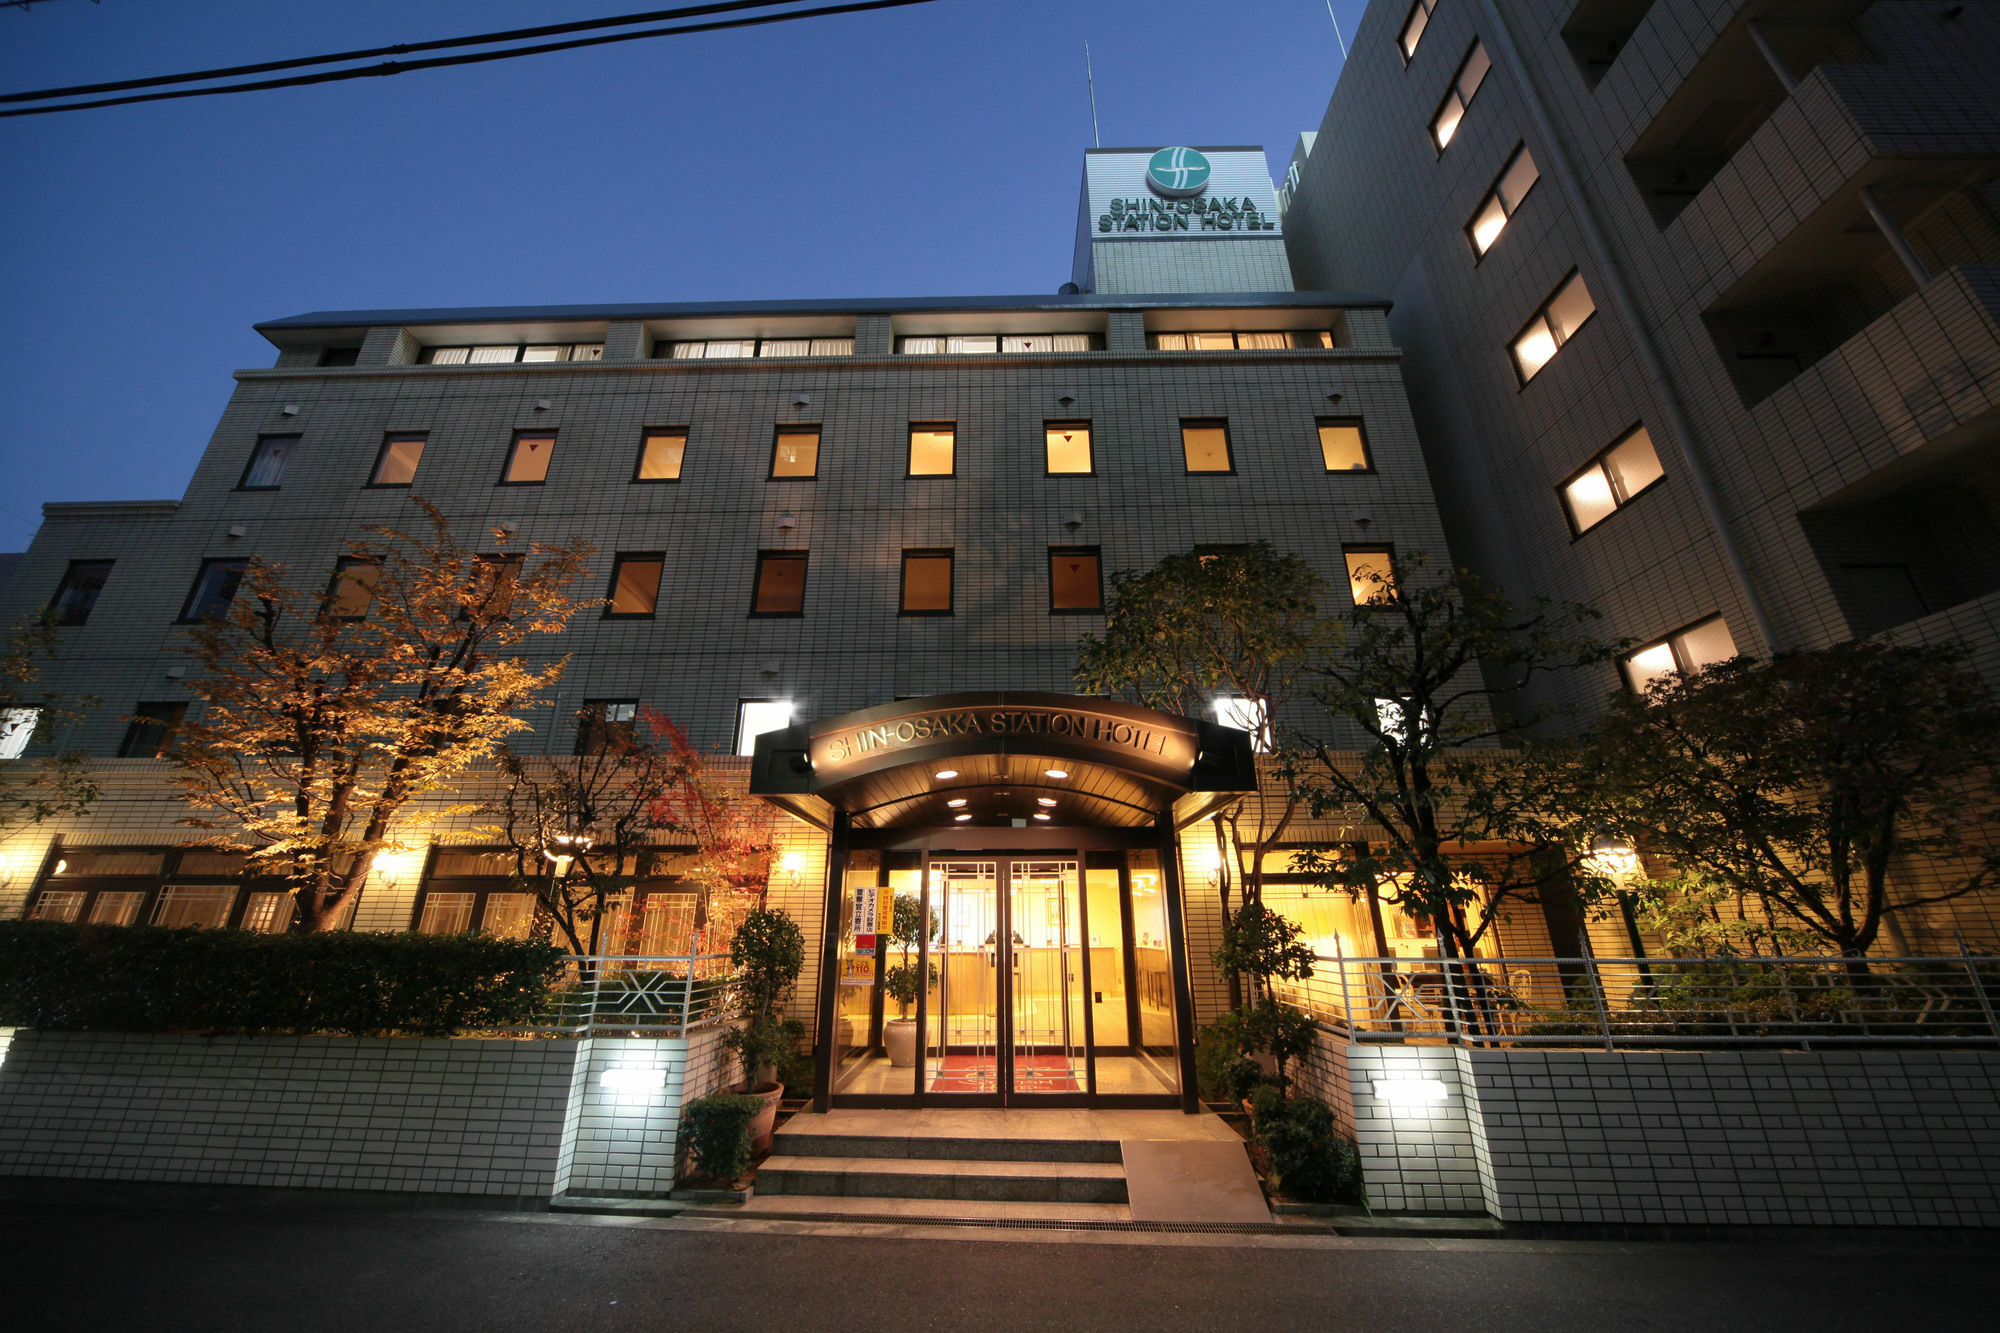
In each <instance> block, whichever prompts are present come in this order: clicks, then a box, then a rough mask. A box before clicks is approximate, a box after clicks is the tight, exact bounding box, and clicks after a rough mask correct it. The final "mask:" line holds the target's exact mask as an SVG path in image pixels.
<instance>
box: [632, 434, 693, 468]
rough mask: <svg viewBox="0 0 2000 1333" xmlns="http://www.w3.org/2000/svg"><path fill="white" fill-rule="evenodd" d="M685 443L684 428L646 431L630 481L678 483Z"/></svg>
mask: <svg viewBox="0 0 2000 1333" xmlns="http://www.w3.org/2000/svg"><path fill="white" fill-rule="evenodd" d="M687 443H688V437H687V428H686V427H685V426H681V427H675V428H671V429H665V430H649V431H647V432H646V436H645V438H644V439H643V440H641V441H640V442H639V463H638V466H637V467H635V468H634V469H633V470H632V480H634V481H679V480H680V479H681V463H682V462H683V461H684V460H685V459H686V458H687Z"/></svg>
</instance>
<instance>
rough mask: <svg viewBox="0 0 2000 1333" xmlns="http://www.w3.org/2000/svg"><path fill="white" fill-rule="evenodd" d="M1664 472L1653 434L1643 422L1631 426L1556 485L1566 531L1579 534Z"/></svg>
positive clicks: (1663, 475) (1628, 502)
mask: <svg viewBox="0 0 2000 1333" xmlns="http://www.w3.org/2000/svg"><path fill="white" fill-rule="evenodd" d="M1666 475H1667V474H1666V470H1665V469H1664V468H1662V467H1661V466H1660V458H1659V455H1658V454H1656V453H1655V452H1654V451H1653V437H1652V436H1651V435H1648V434H1647V433H1646V428H1645V427H1644V426H1634V427H1633V428H1632V429H1631V430H1630V431H1629V432H1627V433H1626V434H1625V436H1624V437H1623V438H1621V439H1620V440H1619V441H1618V443H1616V444H1614V445H1612V446H1611V447H1610V448H1609V449H1606V450H1605V451H1604V452H1603V453H1601V454H1599V455H1598V456H1597V457H1595V458H1593V459H1591V460H1590V463H1589V465H1588V466H1586V467H1585V468H1584V469H1583V470H1582V471H1581V472H1579V473H1577V474H1576V475H1575V476H1573V477H1571V478H1570V479H1569V480H1568V481H1565V482H1564V483H1563V484H1562V486H1561V487H1560V490H1561V492H1562V499H1563V508H1564V509H1565V510H1567V511H1568V513H1569V526H1570V531H1571V532H1572V533H1574V534H1575V535H1577V536H1579V537H1580V536H1582V535H1583V534H1584V533H1586V532H1588V531H1589V530H1590V529H1592V528H1594V527H1596V526H1597V525H1598V524H1599V523H1602V522H1603V521H1604V520H1605V519H1607V518H1609V517H1610V516H1611V515H1612V513H1613V512H1615V511H1616V510H1617V509H1619V508H1620V507H1622V506H1624V505H1628V504H1630V503H1631V502H1632V499H1633V497H1635V496H1636V495H1638V494H1639V492H1641V491H1643V490H1646V489H1647V488H1648V487H1650V486H1652V484H1653V483H1654V482H1656V481H1659V480H1660V479H1661V478H1663V477H1665V476H1666Z"/></svg>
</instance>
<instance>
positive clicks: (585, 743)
mask: <svg viewBox="0 0 2000 1333" xmlns="http://www.w3.org/2000/svg"><path fill="white" fill-rule="evenodd" d="M638 722H639V701H638V700H637V699H585V700H584V701H583V707H582V708H579V709H578V710H577V713H576V753H578V754H595V753H597V752H598V751H599V750H602V749H604V748H606V746H607V745H614V744H615V745H621V746H622V745H629V744H631V742H632V737H633V728H634V727H636V726H637V725H638Z"/></svg>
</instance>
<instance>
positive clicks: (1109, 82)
mask: <svg viewBox="0 0 2000 1333" xmlns="http://www.w3.org/2000/svg"><path fill="white" fill-rule="evenodd" d="M670 2H671V0H651V3H649V2H648V0H569V2H568V3H565V2H564V0H426V2H425V3H422V4H410V3H408V2H407V0H401V2H398V0H341V2H340V3H337V4H329V3H324V0H316V2H314V3H307V2H306V0H101V3H95V4H93V3H87V2H86V0H50V2H49V3H41V4H36V5H35V6H34V7H33V8H32V9H30V10H28V11H27V12H22V11H20V10H17V9H0V91H6V92H11V91H17V90H31V89H38V88H47V87H54V86H61V85H68V84H74V83H86V82H99V81H104V80H111V79H119V78H131V77H137V76H143V75H150V74H167V73H178V72H182V71H186V70H196V69H204V68H212V67H215V66H220V65H228V64H239V63H248V62H252V61H258V60H268V59H277V58H283V57H289V56H304V55H319V54H324V53H327V52H331V51H337V50H346V49H352V48H357V47H365V46H374V45H388V44H391V43H395V42H404V41H421V40H426V39H431V38H438V37H456V36H464V35H468V34H472V33H478V32H489V31H494V30H497V29H501V28H508V27H516V26H526V25H531V24H538V23H551V22H560V21H562V20H565V19H574V18H588V17H597V16H601V15H615V14H622V13H631V12H637V11H640V10H643V9H647V8H664V7H666V4H667V3H670ZM1364 7H1365V5H1364V0H1335V3H1334V11H1335V13H1337V14H1338V16H1339V20H1340V25H1341V30H1342V32H1343V33H1344V34H1345V35H1346V36H1347V37H1348V39H1349V40H1350V41H1351V40H1352V38H1353V35H1354V29H1355V26H1356V24H1358V22H1359V21H1360V17H1361V11H1362V9H1363V8H1364ZM1086 39H1088V40H1089V42H1090V45H1091V52H1092V57H1093V60H1094V63H1095V68H1096V75H1097V103H1098V115H1099V121H1100V124H1101V127H1102V132H1103V140H1104V144H1105V146H1107V147H1116V146H1126V145H1137V144H1171V143H1214V144H1236V143H1243V144H1255V143H1261V144H1263V145H1265V147H1266V150H1267V151H1268V153H1269V156H1270V161H1271V168H1272V170H1273V171H1274V172H1282V171H1283V170H1284V167H1285V163H1286V161H1287V160H1288V158H1289V156H1290V153H1291V148H1292V144H1293V142H1294V140H1295V139H1296V137H1297V135H1298V133H1299V132H1300V131H1301V130H1307V129H1316V128H1318V125H1319V120H1320V116H1321V114H1322V113H1323V112H1324V110H1325V108H1326V102H1327V98H1328V96H1329V95H1330V94H1331V92H1332V89H1333V83H1334V80H1335V78H1336V77H1337V76H1338V74H1339V70H1340V63H1341V61H1340V48H1339V47H1338V46H1337V45H1336V43H1335V40H1334V32H1333V26H1332V24H1331V22H1330V21H1329V19H1328V17H1327V7H1326V2H1325V0H937V2H936V3H933V4H928V5H918V6H915V7H912V8H907V9H902V10H889V11H885V12H880V13H873V14H861V15H851V16H842V17H836V18H826V19H810V20H805V21H801V22H797V23H787V24H778V25H773V26H767V27H763V28H753V29H748V30H744V31H738V32H727V33H714V34H704V35H699V36H693V37H674V38H666V39H660V40H653V41H643V42H631V43H626V44H623V45H618V46H611V47H605V48H598V49H594V50H584V51H576V52H564V53H560V54H556V55H548V56H535V57H529V58H525V59H520V60H512V61H503V62H498V63H494V64H490V65H483V66H473V67H470V68H466V69H451V70H435V71H423V72H418V73H412V74H405V75H400V76H397V77H395V78H387V79H357V80H353V81H351V82H346V83H338V84H332V85H328V86H325V87H319V88H303V89H285V90H280V91H275V92H262V93H245V94H237V95H232V96H227V97H215V98H197V99H189V100H185V101H179V102H163V103H154V104H151V105H143V106H136V107H119V108H112V109H109V110H101V111H82V112H73V113H67V114H62V115H54V116H41V117H24V118H19V119H13V120H0V310H4V312H5V325H4V326H5V328H6V329H7V331H8V336H7V341H6V346H5V349H4V355H0V402H4V403H5V405H6V408H5V416H6V424H5V433H4V436H0V551H11V550H21V549H23V548H25V547H26V545H27V544H28V541H29V539H30V538H31V537H32V536H33V534H34V531H35V528H36V526H37V525H38V524H39V522H40V514H41V504H42V502H43V501H45V500H93V499H159V498H172V497H178V496H179V495H180V494H181V491H182V488H183V486H184V485H185V483H186V479H187V477H188V475H189V474H190V472H191V471H192V469H193V467H194V464H195V461H196V460H197V458H198V457H199V456H200V453H201V451H202V449H203V447H204V446H205V445H206V444H207V441H208V436H209V432H210V431H211V430H212V429H213V427H214V425H215V421H216V419H217V417H218V416H219V414H220V412H221V409H222V406H223V404H224V403H225V402H226V401H227V399H228V396H229V393H230V389H231V387H232V383H231V380H230V372H231V371H233V370H235V369H237V368H240V367H245V366H267V365H269V364H270V363H271V360H272V358H273V356H274V355H275V353H274V352H273V350H272V349H271V348H270V346H269V345H268V344H267V343H265V341H264V340H263V339H262V338H260V337H259V336H258V335H257V334H256V333H254V332H252V331H251V327H250V326H251V325H252V324H253V323H255V322H257V321H259V320H266V319H275V318H279V317H282V316H285V315H293V314H300V313H303V312H305V311H309V310H330V309H364V308H380V307H385V306H393V307H403V306H410V307H414V306H457V305H504V304H516V303H519V304H532V303H544V302H548V303H553V302H594V301H648V300H658V301H679V300H732V299H761V298H775V299H783V298H789V297H842V296H930V295H955V294H963V295H985V294H1011V293H1040V292H1053V291H1054V290H1055V289H1056V287H1057V286H1058V285H1060V284H1061V283H1062V282H1064V281H1065V280H1066V279H1067V278H1068V276H1069V262H1070V249H1071V244H1072V239H1073V232H1072V228H1073V226H1074V221H1075V209H1076V200H1077V191H1078V184H1079V180H1080V176H1081V171H1082V153H1083V150H1084V149H1085V148H1087V147H1089V146H1090V104H1089V101H1088V98H1087V96H1086V93H1085V87H1084V77H1083V43H1084V41H1085V40H1086Z"/></svg>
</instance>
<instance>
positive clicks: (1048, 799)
mask: <svg viewBox="0 0 2000 1333" xmlns="http://www.w3.org/2000/svg"><path fill="white" fill-rule="evenodd" d="M1055 803H1056V798H1055V797H1053V796H1037V797H1036V798H1035V804H1036V805H1054V804H1055Z"/></svg>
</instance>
